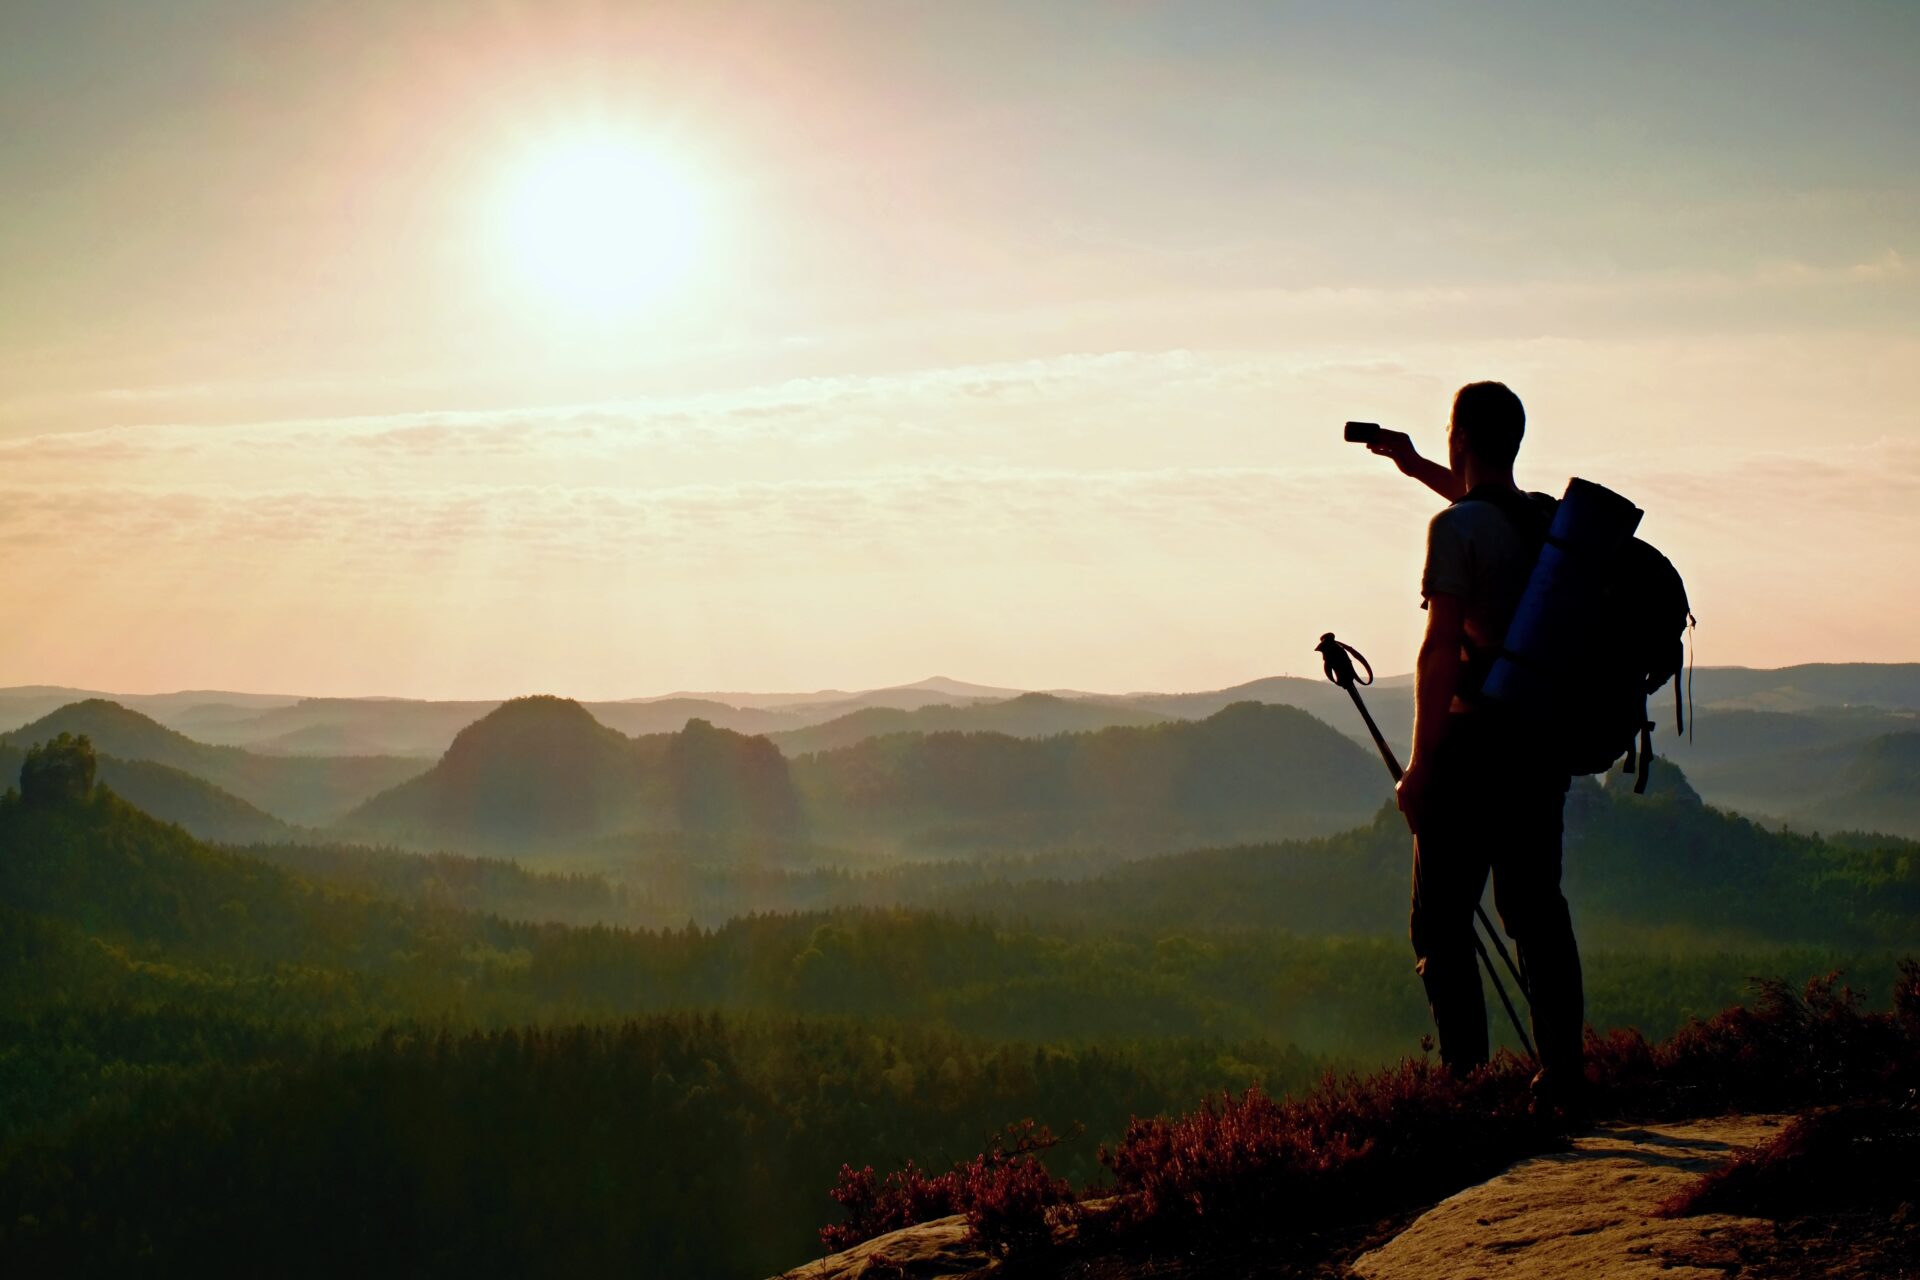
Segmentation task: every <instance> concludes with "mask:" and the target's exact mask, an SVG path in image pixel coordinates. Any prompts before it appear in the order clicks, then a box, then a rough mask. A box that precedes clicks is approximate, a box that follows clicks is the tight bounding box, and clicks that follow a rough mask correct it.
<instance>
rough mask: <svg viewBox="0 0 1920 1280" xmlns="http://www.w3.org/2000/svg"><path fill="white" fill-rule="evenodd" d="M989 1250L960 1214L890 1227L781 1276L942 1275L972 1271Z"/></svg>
mask: <svg viewBox="0 0 1920 1280" xmlns="http://www.w3.org/2000/svg"><path fill="white" fill-rule="evenodd" d="M990 1262H991V1260H990V1259H989V1258H988V1257H987V1254H986V1251H985V1250H983V1249H981V1248H979V1247H978V1246H977V1245H973V1244H970V1243H969V1242H968V1240H967V1220H966V1218H965V1217H964V1216H963V1215H961V1214H957V1213H956V1214H954V1215H953V1216H952V1217H950V1218H935V1219H934V1220H933V1221H932V1222H922V1223H920V1224H919V1225H918V1226H913V1227H906V1228H903V1229H902V1230H899V1231H890V1232H888V1233H887V1234H886V1235H884V1236H876V1237H874V1238H873V1239H872V1240H868V1241H867V1242H865V1243H864V1244H857V1245H855V1246H854V1247H853V1248H851V1249H847V1250H844V1251H842V1252H840V1253H836V1254H832V1255H831V1256H829V1257H825V1258H821V1259H820V1260H819V1261H817V1262H809V1263H807V1264H806V1265H805V1266H803V1267H795V1268H794V1269H793V1270H791V1271H786V1272H782V1273H781V1274H780V1276H779V1277H778V1280H854V1278H855V1277H858V1276H866V1277H868V1278H869V1280H909V1277H910V1278H911V1280H939V1277H946V1276H966V1275H972V1274H974V1273H976V1272H978V1271H980V1270H982V1269H983V1268H986V1267H987V1266H988V1265H989V1264H990Z"/></svg>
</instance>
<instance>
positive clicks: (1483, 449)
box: [1447, 382, 1527, 476]
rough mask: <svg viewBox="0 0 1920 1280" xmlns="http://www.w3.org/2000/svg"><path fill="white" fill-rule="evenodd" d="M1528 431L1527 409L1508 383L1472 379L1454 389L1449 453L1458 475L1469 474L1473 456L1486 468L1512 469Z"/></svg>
mask: <svg viewBox="0 0 1920 1280" xmlns="http://www.w3.org/2000/svg"><path fill="white" fill-rule="evenodd" d="M1526 433H1527V411H1526V410H1525V409H1524V408H1522V407H1521V405H1520V397H1519V396H1516V395H1515V394H1513V392H1511V391H1509V390H1508V389H1507V384H1506V383H1504V382H1469V383H1468V384H1467V385H1466V386H1464V387H1462V388H1460V390H1459V391H1457V392H1455V393H1454V397H1453V419H1452V420H1451V421H1450V422H1449V423H1448V424H1447V455H1448V459H1449V461H1450V462H1451V463H1452V464H1453V470H1454V473H1455V474H1456V475H1462V476H1464V475H1465V474H1466V472H1467V463H1468V459H1469V458H1471V459H1472V461H1473V462H1474V464H1475V469H1476V470H1479V471H1482V472H1491V473H1493V474H1496V475H1497V474H1500V473H1502V472H1507V471H1511V470H1512V469H1513V460H1514V457H1515V456H1516V455H1517V454H1518V453H1519V452H1520V438H1521V437H1522V436H1524V435H1526Z"/></svg>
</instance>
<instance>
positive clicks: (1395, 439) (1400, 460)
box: [1367, 428, 1466, 502]
mask: <svg viewBox="0 0 1920 1280" xmlns="http://www.w3.org/2000/svg"><path fill="white" fill-rule="evenodd" d="M1367 449H1368V451H1369V452H1371V453H1376V454H1379V455H1380V456H1381V457H1383V458H1392V459H1393V465H1394V466H1396V467H1398V468H1400V470H1401V472H1402V474H1405V475H1409V476H1412V477H1413V478H1414V479H1415V480H1418V481H1419V482H1420V483H1421V484H1423V485H1425V486H1427V488H1429V489H1431V490H1433V491H1434V492H1435V493H1437V494H1439V495H1440V496H1441V497H1443V498H1445V499H1446V500H1447V501H1448V502H1452V501H1453V500H1454V499H1455V498H1458V497H1459V496H1460V495H1461V494H1462V493H1464V492H1466V490H1464V489H1463V488H1461V485H1460V478H1459V477H1458V476H1456V475H1454V474H1453V469H1452V468H1451V467H1448V466H1446V465H1445V464H1444V463H1439V462H1434V461H1433V460H1432V459H1430V458H1423V457H1421V456H1420V451H1419V450H1418V449H1416V448H1414V447H1413V437H1412V436H1410V435H1408V434H1407V433H1406V432H1404V431H1388V430H1386V429H1384V428H1382V430H1381V432H1380V434H1379V435H1377V436H1375V437H1374V438H1373V439H1372V440H1369V441H1368V442H1367Z"/></svg>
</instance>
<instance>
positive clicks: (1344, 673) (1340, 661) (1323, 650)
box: [1314, 631, 1540, 1062]
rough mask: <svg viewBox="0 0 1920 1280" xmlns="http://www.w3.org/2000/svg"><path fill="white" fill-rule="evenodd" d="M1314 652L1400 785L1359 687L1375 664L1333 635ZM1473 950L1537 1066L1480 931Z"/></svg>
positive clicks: (1477, 909) (1478, 910)
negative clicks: (1357, 665) (1357, 668)
mask: <svg viewBox="0 0 1920 1280" xmlns="http://www.w3.org/2000/svg"><path fill="white" fill-rule="evenodd" d="M1314 652H1315V653H1317V654H1319V655H1320V659H1321V662H1322V664H1323V665H1324V667H1325V670H1326V673H1327V679H1329V680H1331V681H1333V683H1335V684H1337V685H1339V686H1340V687H1341V688H1342V689H1345V690H1346V691H1347V696H1348V697H1349V698H1352V699H1353V705H1354V708H1355V709H1356V710H1357V711H1359V712H1360V718H1361V719H1362V720H1364V721H1366V724H1367V732H1368V733H1370V734H1372V735H1373V745H1374V746H1375V747H1377V748H1379V750H1380V758H1381V759H1382V760H1384V761H1386V764H1387V772H1388V773H1390V774H1392V775H1393V780H1394V782H1396V783H1398V782H1399V781H1400V776H1401V774H1402V773H1404V772H1405V770H1403V769H1401V767H1400V759H1399V757H1398V756H1396V755H1394V754H1393V748H1392V747H1390V746H1388V745H1387V739H1386V735H1385V734H1383V733H1381V732H1380V726H1379V725H1377V724H1375V723H1374V722H1373V713H1372V712H1370V711H1368V710H1367V704H1366V702H1365V701H1363V700H1362V699H1361V697H1360V686H1361V685H1363V684H1372V683H1373V664H1372V663H1370V662H1368V661H1367V659H1366V656H1365V655H1363V654H1362V653H1361V652H1360V651H1359V650H1358V649H1356V648H1354V647H1353V646H1352V645H1350V644H1343V643H1342V642H1340V641H1339V640H1336V639H1334V636H1333V632H1331V631H1329V632H1327V633H1326V634H1325V635H1323V636H1321V637H1320V643H1319V644H1317V645H1315V646H1314ZM1355 659H1358V660H1359V662H1360V665H1361V666H1363V667H1365V668H1366V669H1367V678H1366V679H1365V680H1362V679H1360V677H1359V675H1358V674H1357V673H1356V672H1355V671H1354V669H1353V664H1354V660H1355ZM1473 913H1474V915H1475V916H1477V917H1478V918H1479V921H1480V924H1481V926H1482V927H1484V928H1485V929H1486V931H1487V938H1488V940H1489V941H1491V942H1492V943H1493V946H1494V949H1495V950H1496V951H1498V952H1499V953H1500V959H1501V960H1502V961H1504V962H1505V964H1506V966H1507V972H1509V973H1511V974H1512V975H1513V981H1514V985H1515V986H1517V987H1519V988H1520V994H1521V995H1523V996H1527V997H1528V999H1532V996H1531V994H1530V993H1529V992H1528V991H1527V980H1526V979H1525V978H1523V977H1521V976H1520V970H1519V968H1518V966H1516V965H1515V964H1514V963H1513V957H1512V956H1511V955H1509V954H1508V953H1507V944H1506V943H1504V942H1502V941H1500V933H1499V931H1498V930H1496V929H1495V928H1494V927H1493V921H1491V920H1489V919H1487V909H1486V908H1485V907H1483V906H1481V905H1480V904H1479V903H1477V902H1476V903H1474V904H1473ZM1473 949H1474V950H1475V951H1478V952H1479V953H1480V960H1481V963H1483V964H1485V965H1486V967H1487V977H1489V978H1491V979H1493V989H1494V990H1495V991H1497V992H1499V994H1500V1003H1501V1004H1502V1005H1504V1006H1506V1010H1507V1020H1508V1021H1510V1022H1511V1023H1513V1033H1514V1034H1515V1035H1517V1036H1519V1037H1520V1043H1521V1045H1522V1046H1523V1047H1524V1048H1525V1049H1526V1051H1527V1056H1528V1057H1529V1058H1532V1059H1533V1060H1534V1061H1536V1062H1537V1061H1539V1059H1540V1055H1539V1054H1537V1053H1535V1052H1534V1051H1533V1041H1532V1040H1530V1039H1528V1038H1527V1029H1526V1028H1525V1027H1524V1026H1522V1025H1521V1024H1520V1013H1519V1011H1518V1010H1516V1009H1515V1008H1514V1007H1513V1001H1512V1000H1511V999H1509V998H1508V996H1507V988H1506V984H1505V983H1503V982H1501V981H1500V972H1499V970H1497V969H1495V968H1494V967H1493V957H1492V956H1490V955H1488V954H1487V944H1486V943H1485V942H1482V941H1481V940H1480V930H1479V929H1475V930H1474V932H1473Z"/></svg>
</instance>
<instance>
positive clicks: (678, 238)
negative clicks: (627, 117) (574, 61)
mask: <svg viewBox="0 0 1920 1280" xmlns="http://www.w3.org/2000/svg"><path fill="white" fill-rule="evenodd" d="M704 194H705V193H704V191H703V189H702V185H701V183H700V181H699V179H698V177H697V176H696V174H695V173H694V172H693V170H692V169H691V167H690V166H688V165H687V164H686V163H685V161H684V160H683V159H681V158H680V157H678V156H676V155H674V154H673V153H671V152H669V151H666V150H664V149H660V148H656V147H651V146H648V145H646V144H645V143H643V142H642V141H641V140H639V139H637V138H627V137H621V136H618V135H611V134H583V135H580V136H576V137H571V138H567V139H563V140H560V141H556V142H552V143H548V144H545V145H542V146H540V147H537V148H534V149H532V150H530V151H529V152H527V153H526V154H525V155H524V156H523V157H522V158H521V159H520V161H519V162H518V163H517V164H515V165H513V166H511V167H510V168H509V170H508V172H507V173H506V175H505V177H504V178H503V180H502V182H501V184H500V187H499V189H498V191H497V194H496V197H495V201H494V205H493V209H492V215H493V216H492V224H493V226H492V230H493V240H494V242H495V252H497V253H498V254H499V255H500V258H501V265H503V266H504V267H506V268H507V269H508V271H509V273H510V274H511V275H512V276H514V277H515V278H516V279H517V281H518V283H519V284H520V285H521V286H523V287H524V288H525V289H526V290H528V291H529V292H531V293H532V294H534V295H536V296H538V297H541V298H543V299H545V300H547V301H548V302H550V303H552V304H554V305H556V306H559V307H562V308H571V309H576V310H581V311H594V312H606V311H630V310H638V309H643V308H646V307H649V306H652V305H655V304H657V303H659V302H660V301H661V300H663V299H664V298H665V297H666V296H667V295H669V294H671V293H673V292H674V291H675V290H677V289H678V288H679V287H680V286H682V285H683V284H684V283H685V282H686V280H687V278H688V277H689V276H690V275H691V274H692V273H693V271H694V269H695V268H696V266H697V265H698V263H699V260H700V257H701V253H702V251H703V249H704V248H705V244H704V241H705V232H706V229H707V225H708V221H709V210H708V208H707V202H706V200H705V198H704Z"/></svg>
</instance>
